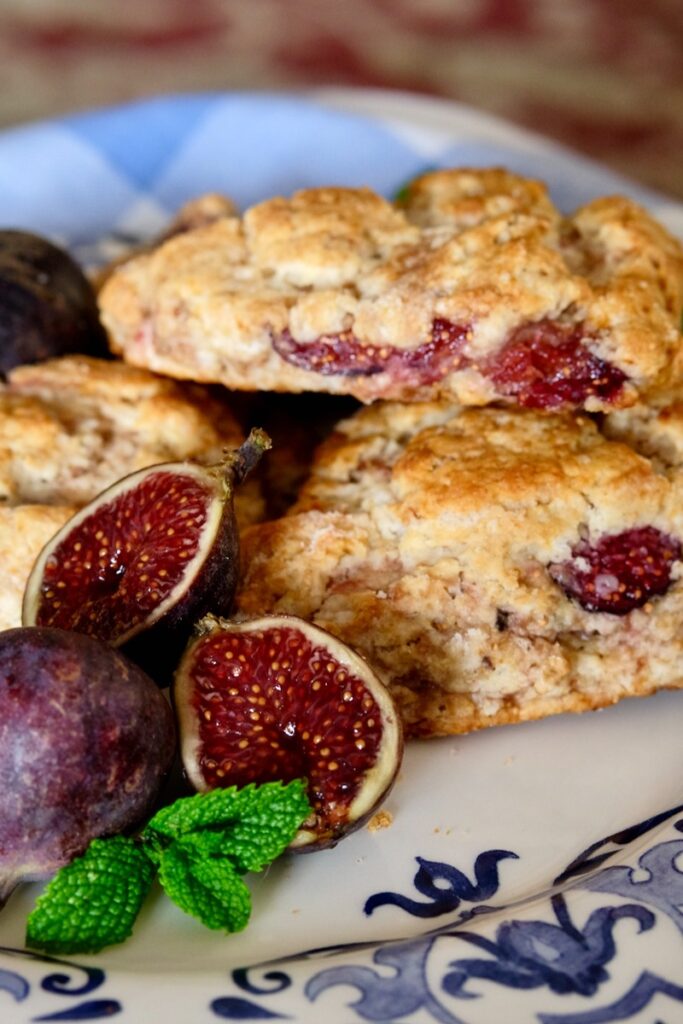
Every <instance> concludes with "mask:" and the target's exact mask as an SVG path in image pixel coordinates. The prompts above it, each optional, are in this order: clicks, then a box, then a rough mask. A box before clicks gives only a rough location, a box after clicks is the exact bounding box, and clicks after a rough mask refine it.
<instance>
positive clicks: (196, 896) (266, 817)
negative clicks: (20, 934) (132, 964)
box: [26, 779, 311, 954]
mask: <svg viewBox="0 0 683 1024" xmlns="http://www.w3.org/2000/svg"><path fill="white" fill-rule="evenodd" d="M310 813H311V807H310V804H309V802H308V799H307V797H306V784H305V782H304V781H303V780H301V779H296V780H295V781H294V782H290V783H288V784H287V785H284V784H283V783H281V782H267V783H264V784H263V785H261V786H255V785H249V786H245V787H244V788H242V789H238V788H237V787H236V786H232V787H230V788H228V789H216V790H212V791H211V792H210V793H202V794H199V795H197V796H192V797H184V798H182V799H180V800H176V802H175V803H173V804H171V805H170V806H168V807H163V808H162V809H161V810H160V811H158V812H157V813H156V814H155V815H154V817H153V818H152V819H151V821H149V823H148V824H147V826H146V827H145V828H144V829H143V831H142V833H141V834H140V835H139V836H138V837H136V838H129V837H125V836H113V837H111V838H109V839H95V840H93V841H92V842H91V843H90V846H89V847H88V849H87V850H86V851H85V853H84V854H83V855H82V856H80V857H77V858H76V859H75V860H74V861H72V863H71V864H68V865H67V866H66V867H64V868H62V869H61V870H60V871H58V872H57V874H56V875H55V876H54V878H53V879H52V881H51V882H49V883H48V885H47V886H46V888H45V890H44V892H43V893H42V895H41V896H40V897H39V898H38V900H37V902H36V906H35V909H34V910H33V911H32V913H31V914H30V915H29V919H28V924H27V930H26V944H27V945H28V946H32V947H34V948H35V949H43V950H46V951H48V952H50V953H56V954H69V953H96V952H99V950H101V949H103V948H104V947H105V946H109V945H111V944H113V943H116V942H122V941H123V940H124V939H126V938H128V936H129V935H130V933H131V931H132V928H133V924H134V922H135V919H136V917H137V915H138V913H139V911H140V908H141V907H142V904H143V902H144V900H145V897H146V895H147V892H148V890H149V887H150V885H151V883H152V880H153V878H154V875H155V873H157V872H158V879H159V882H160V883H161V886H162V887H163V889H164V890H165V892H166V894H167V895H168V896H169V897H170V899H172V900H173V902H174V903H176V904H177V905H178V906H179V907H180V908H181V910H183V911H185V913H187V914H191V915H193V916H194V917H197V918H199V920H200V921H202V922H203V924H205V925H206V926H207V927H208V928H215V929H224V930H225V931H229V932H234V931H240V930H241V929H242V928H244V927H245V926H246V924H247V922H248V920H249V916H250V914H251V893H250V892H249V889H248V887H247V885H246V884H245V882H244V880H243V878H242V875H244V874H246V873H247V872H248V871H262V870H263V868H264V867H266V865H268V864H269V863H270V862H271V861H272V860H274V859H275V858H276V857H277V856H279V855H280V854H281V853H282V852H283V851H284V850H285V849H286V848H287V846H289V844H290V843H291V841H292V839H293V838H294V836H295V835H296V832H297V830H298V829H299V827H300V826H301V824H302V823H303V822H304V821H305V819H306V818H307V817H308V816H309V814H310Z"/></svg>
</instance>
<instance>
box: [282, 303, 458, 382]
mask: <svg viewBox="0 0 683 1024" xmlns="http://www.w3.org/2000/svg"><path fill="white" fill-rule="evenodd" d="M468 332H469V328H468V326H467V325H466V324H454V323H451V322H450V320H442V319H436V320H434V321H433V323H432V336H431V338H430V340H429V341H427V342H425V344H424V345H418V347H417V348H405V349H404V348H395V347H392V346H391V345H362V344H361V343H360V341H358V339H357V338H356V337H355V335H354V334H353V332H352V331H344V332H343V333H341V334H325V335H323V336H322V337H320V338H318V339H316V341H311V342H306V343H304V342H299V341H296V340H295V339H294V338H293V337H292V335H291V334H290V333H289V331H283V332H282V334H280V335H278V336H276V337H274V339H273V347H274V348H275V351H276V352H277V353H278V355H280V356H282V358H283V359H285V360H286V361H287V362H288V363H291V364H292V365H293V366H297V367H298V368H299V369H301V370H311V371H313V373H320V374H323V375H324V376H332V375H334V374H337V375H339V376H342V377H372V376H373V375H374V374H376V373H388V374H391V376H392V377H394V378H396V379H397V380H400V379H407V380H409V381H410V383H414V384H416V385H417V384H433V383H435V382H436V381H437V380H441V379H442V378H443V377H445V376H447V374H449V373H452V372H453V371H454V370H458V369H459V368H460V367H461V366H463V365H465V360H464V359H463V356H462V350H463V348H464V346H465V344H466V342H467V337H468Z"/></svg>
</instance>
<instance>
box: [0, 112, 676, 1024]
mask: <svg viewBox="0 0 683 1024" xmlns="http://www.w3.org/2000/svg"><path fill="white" fill-rule="evenodd" d="M481 163H485V164H491V163H496V164H506V165H507V166H509V167H512V168H513V169H515V170H518V171H521V172H526V173H530V174H533V175H537V176H540V177H543V178H545V179H546V180H547V181H548V182H549V183H550V187H551V191H552V193H553V196H554V198H555V200H556V201H557V202H558V203H559V205H560V206H562V207H564V208H571V207H573V206H575V205H577V204H578V203H581V202H583V201H585V200H587V199H589V198H591V197H592V196H594V195H596V194H599V193H602V192H609V191H614V190H615V189H619V190H623V191H626V192H628V193H630V194H631V195H633V196H634V197H635V198H637V199H639V200H640V201H642V202H645V203H647V204H649V205H650V206H651V207H652V208H653V209H655V210H656V212H657V213H658V215H659V216H661V217H662V218H663V219H665V220H666V221H667V222H668V223H669V224H670V225H671V226H672V227H673V228H674V229H675V228H676V227H677V225H681V224H682V223H683V216H682V212H681V208H680V207H679V206H677V205H676V204H674V203H670V202H667V201H665V200H663V199H662V198H661V197H659V196H656V195H654V194H652V193H648V192H647V191H646V190H644V189H642V188H638V187H637V186H635V185H632V184H631V183H629V182H625V181H623V180H619V179H617V178H615V177H614V176H613V175H612V174H611V173H610V172H608V171H607V170H605V169H603V168H600V167H597V166H595V165H593V164H591V163H590V162H588V161H586V160H584V159H581V158H579V157H577V156H575V155H573V154H570V153H567V152H565V151H563V150H561V149H559V148H557V147H555V146H552V145H550V144H548V143H546V142H544V141H542V140H540V139H538V138H535V137H533V136H529V135H527V134H525V133H522V132H520V131H518V130H517V129H514V128H512V127H510V126H509V125H504V124H501V123H499V122H497V121H494V120H492V119H489V118H485V117H482V116H481V115H479V114H477V113H475V112H473V111H471V110H466V109H462V108H458V107H456V106H454V105H452V104H447V103H439V102H436V101H429V100H425V99H419V98H417V97H412V96H402V95H396V94H385V93H360V92H341V93H340V92H331V93H330V92H325V93H321V94H316V95H314V96H313V97H308V98H298V97H291V96H290V97H287V96H269V95H262V94H261V95H254V94H242V95H228V96H216V95H211V96H191V97H174V98H165V99H156V100H151V101H147V102H143V103H140V104H136V105H132V106H128V107H126V108H119V109H113V110H108V111H103V112H98V113H93V114H87V115H79V116H75V117H70V118H65V119H63V120H61V121H57V122H51V123H49V124H40V125H35V126H28V127H22V128H19V129H15V130H12V131H9V132H6V133H5V134H4V135H2V136H0V223H3V222H4V224H6V225H13V226H22V227H28V228H33V229H35V230H38V231H41V232H44V233H47V234H49V235H52V236H54V237H55V238H58V239H60V240H63V241H65V242H66V243H68V244H69V245H70V246H71V247H72V248H73V249H74V251H75V252H76V253H77V254H78V255H79V256H80V257H81V258H82V259H84V260H86V261H88V260H90V259H93V258H98V257H101V256H102V254H103V252H104V251H105V250H106V249H107V246H109V247H110V248H111V246H112V244H114V243H116V242H120V241H123V242H125V240H126V239H127V238H129V237H131V236H135V237H137V236H140V235H147V234H149V233H150V232H153V231H155V230H156V229H158V228H160V227H161V226H162V225H163V224H164V223H165V221H166V219H167V217H168V215H169V213H170V212H171V211H172V210H174V209H175V208H176V207H177V206H178V205H179V204H180V203H181V202H182V201H183V200H185V199H187V198H188V197H190V196H192V195H195V194H197V193H199V192H202V191H207V190H219V191H225V192H227V193H228V194H230V195H231V196H232V197H233V198H234V199H235V200H236V201H237V202H238V203H239V204H240V205H242V206H244V205H246V204H248V203H251V202H254V201H256V200H258V199H261V198H263V197H266V196H268V195H270V194H272V193H273V192H289V191H291V190H293V189H295V188H298V187H301V186H308V185H315V184H332V183H337V184H347V185H360V184H368V185H371V186H372V187H374V188H376V189H378V190H379V191H381V192H383V193H386V194H391V193H393V192H394V191H395V190H396V189H397V188H398V187H399V186H400V185H401V184H402V183H403V182H404V181H405V180H406V179H408V178H410V177H411V176H412V175H414V174H415V173H417V172H419V171H421V170H424V169H425V168H426V167H438V166H448V165H453V164H481ZM103 238H106V239H107V240H108V241H107V243H106V245H105V246H103V245H102V244H101V240H102V239H103ZM682 729H683V694H675V693H670V694H660V695H658V696H656V697H653V698H649V699H647V700H640V701H630V702H624V703H622V704H621V705H619V706H617V707H615V708H612V709H610V710H608V711H601V712H598V713H594V714H590V715H588V714H587V715H583V716H568V715H565V716H559V717H556V718H553V719H549V720H547V721H544V722H539V723H534V724H528V725H518V726H513V727H506V728H498V729H493V730H490V731H488V732H484V733H480V734H475V735H472V736H466V737H458V738H454V739H447V740H440V741H431V742H413V743H412V744H410V745H409V748H408V750H407V754H406V758H405V762H404V765H403V768H402V771H401V774H400V777H399V780H398V782H397V784H396V786H395V788H394V790H393V791H392V793H391V795H390V797H389V798H388V800H387V803H386V810H387V811H389V812H390V815H391V820H392V823H391V825H390V826H389V827H386V828H382V829H378V830H375V831H370V830H368V829H364V830H362V831H360V832H358V833H356V834H355V835H353V836H350V837H349V838H347V839H346V840H344V842H342V843H341V844H340V845H339V846H338V847H336V848H335V849H334V850H330V851H326V852H323V853H318V854H313V855H310V856H299V857H296V856H290V857H286V858H282V859H281V860H280V861H279V862H277V863H276V864H275V865H274V866H273V867H272V868H271V869H270V870H269V871H268V872H267V873H265V874H264V875H262V876H258V877H254V878H253V879H252V880H251V883H252V891H253V897H254V911H253V917H252V922H251V923H250V925H249V927H248V929H247V930H246V931H245V932H244V933H242V934H238V935H232V936H221V935H217V934H215V933H212V932H209V931H207V930H206V929H204V928H203V927H202V926H201V925H199V924H198V923H197V922H195V921H194V920H193V919H191V918H188V917H185V916H184V915H183V914H182V913H181V912H180V911H178V910H176V909H175V908H174V907H173V906H172V905H171V904H170V903H169V902H168V901H166V900H165V899H164V898H163V897H162V896H161V894H160V893H155V894H154V896H153V898H151V899H150V900H149V903H148V905H147V906H146V908H145V910H144V911H143V914H142V916H141V919H140V920H139V922H138V924H137V926H136V930H135V934H134V937H133V938H132V939H131V940H129V941H128V942H127V943H126V944H124V945H122V946H120V947H114V948H112V949H111V950H109V951H107V952H105V953H103V954H101V955H99V956H97V957H78V958H75V959H68V958H67V959H65V960H58V959H50V958H48V957H44V956H37V955H35V954H33V953H30V952H27V951H26V950H24V949H23V948H22V947H23V935H24V924H25V919H26V915H27V913H28V911H29V909H30V908H31V906H32V905H33V901H34V900H35V897H36V895H37V893H38V891H39V889H38V887H37V886H25V887H24V888H23V889H21V890H20V891H18V892H16V893H15V894H14V896H13V897H12V899H11V900H10V902H9V904H8V906H7V907H6V908H5V910H4V911H3V912H2V914H0V946H2V950H1V952H0V1020H1V1021H2V1024H15V1022H17V1024H19V1022H21V1024H24V1022H29V1021H58V1020H59V1021H65V1020H72V1021H75V1020H78V1021H91V1020H98V1019H101V1018H103V1017H115V1018H116V1019H117V1021H121V1024H124V1022H125V1024H149V1022H150V1021H156V1020H159V1021H161V1020H163V1021H164V1022H165V1024H190V1022H191V1024H204V1022H206V1024H209V1022H214V1024H215V1022H216V1021H221V1020H228V1021H254V1020H262V1021H263V1020H275V1021H276V1020H288V1021H294V1022H301V1024H304V1022H311V1024H319V1022H320V1021H325V1022H326V1024H355V1022H365V1021H370V1022H389V1021H391V1022H395V1024H398V1022H401V1024H430V1022H437V1024H491V1022H495V1024H516V1022H536V1021H538V1022H540V1024H598V1022H607V1021H623V1020H628V1021H638V1022H645V1021H647V1022H648V1024H653V1022H655V1021H660V1022H666V1024H671V1022H674V1021H683V835H682V834H681V833H682V832H683V805H682V803H681V802H682V801H683V792H682V790H681V785H680V780H681V778H682V777H683V744H682V743H681V734H682ZM0 838H1V837H0Z"/></svg>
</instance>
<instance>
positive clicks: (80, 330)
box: [0, 229, 110, 375]
mask: <svg viewBox="0 0 683 1024" xmlns="http://www.w3.org/2000/svg"><path fill="white" fill-rule="evenodd" d="M71 352H85V353H87V354H88V355H93V356H100V357H104V358H106V357H108V356H109V355H110V353H109V349H108V346H107V339H106V334H105V331H104V328H103V327H102V324H101V323H100V318H99V312H98V309H97V302H96V300H95V295H94V292H93V289H92V288H91V286H90V283H89V282H88V279H87V278H86V276H85V274H84V273H83V271H82V270H81V268H80V267H79V266H78V264H77V263H76V262H75V261H74V260H73V259H72V258H71V256H69V254H68V253H66V252H65V251H64V250H63V249H60V248H59V247H58V246H56V245H53V244H52V243H51V242H49V241H48V240H47V239H45V238H41V237H40V236H39V235H34V234H32V233H30V232H28V231H17V230H11V229H6V230H0V375H4V374H6V373H8V372H9V370H11V369H12V368H13V367H15V366H21V365H23V364H25V363H37V362H40V361H41V360H43V359H50V358H52V357H53V356H61V355H66V354H67V353H71Z"/></svg>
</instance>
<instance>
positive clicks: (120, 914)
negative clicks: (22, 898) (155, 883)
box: [26, 836, 154, 953]
mask: <svg viewBox="0 0 683 1024" xmlns="http://www.w3.org/2000/svg"><path fill="white" fill-rule="evenodd" d="M153 877H154V869H153V867H152V865H151V864H150V862H149V860H148V859H147V857H146V856H145V855H144V853H143V852H142V850H141V849H140V847H139V846H137V845H136V843H135V842H134V840H132V839H128V838H126V837H124V836H114V837H112V838H110V839H95V840H93V842H92V843H91V844H90V846H89V847H88V849H87V850H86V852H85V853H84V854H83V855H82V856H81V857H77V858H76V859H75V860H74V861H72V862H71V864H68V865H67V866H66V867H64V868H62V869H61V871H59V872H58V873H57V874H56V875H55V877H54V878H53V879H52V881H51V882H49V883H48V885H47V887H46V888H45V890H44V891H43V893H42V895H41V896H39V897H38V900H37V902H36V906H35V909H34V910H33V911H32V913H31V914H30V915H29V919H28V923H27V930H26V944H27V945H28V946H32V947H33V948H35V949H44V950H46V951H47V952H48V953H97V952H99V951H100V950H101V949H103V948H104V947H105V946H109V945H112V943H116V942H123V940H124V939H127V938H128V936H129V935H130V934H131V931H132V929H133V924H134V923H135V919H136V917H137V916H138V912H139V910H140V907H141V906H142V904H143V902H144V899H145V896H146V895H147V892H148V890H149V887H150V885H151V883H152V878H153Z"/></svg>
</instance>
